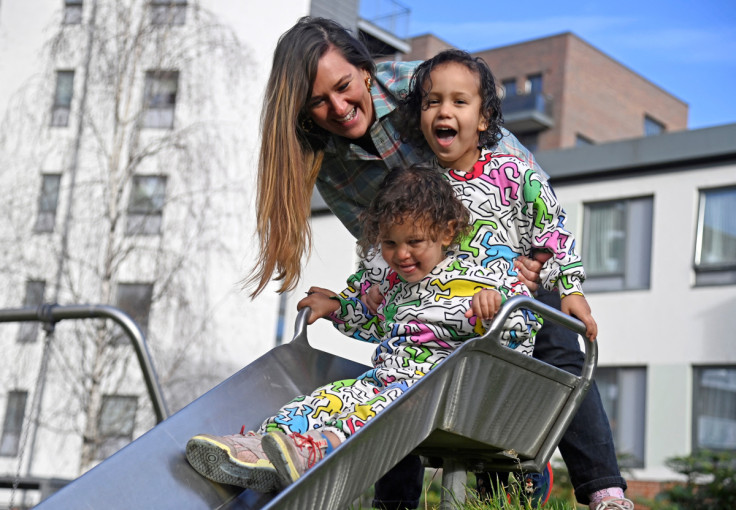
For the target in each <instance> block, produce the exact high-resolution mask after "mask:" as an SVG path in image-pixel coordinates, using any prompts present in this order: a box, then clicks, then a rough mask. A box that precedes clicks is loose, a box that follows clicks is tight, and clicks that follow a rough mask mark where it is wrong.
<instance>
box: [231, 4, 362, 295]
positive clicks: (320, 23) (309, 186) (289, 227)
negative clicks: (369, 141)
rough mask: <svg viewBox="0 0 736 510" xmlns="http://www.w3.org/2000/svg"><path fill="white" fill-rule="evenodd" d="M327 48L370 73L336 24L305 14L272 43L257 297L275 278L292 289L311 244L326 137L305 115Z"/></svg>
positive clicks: (251, 280)
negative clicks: (311, 218)
mask: <svg viewBox="0 0 736 510" xmlns="http://www.w3.org/2000/svg"><path fill="white" fill-rule="evenodd" d="M330 47H335V48H337V49H339V50H340V52H341V53H342V54H343V56H344V57H345V59H346V60H347V61H348V62H350V63H351V64H353V65H354V66H355V67H358V68H359V69H365V70H367V71H368V72H369V73H370V75H371V76H373V75H374V73H375V64H374V63H373V60H372V59H371V57H370V54H369V53H368V50H367V49H366V48H365V46H364V45H363V44H362V43H360V42H359V41H358V40H357V39H355V38H354V37H353V36H352V35H350V33H349V32H348V31H347V30H345V29H344V28H343V27H342V26H340V25H339V24H338V23H335V22H334V21H332V20H328V19H324V18H310V17H305V18H302V19H300V20H299V21H298V22H297V24H296V25H294V26H293V27H292V28H291V29H289V30H288V31H287V32H285V33H284V34H283V35H282V36H281V38H280V39H279V42H278V44H277V46H276V51H275V52H274V57H273V66H272V68H271V75H270V77H269V80H268V84H267V86H266V95H265V97H264V102H263V110H262V111H263V113H262V117H261V150H260V157H259V160H258V192H257V197H256V231H257V233H258V238H259V253H258V259H257V261H256V265H255V268H254V271H253V274H251V275H250V276H249V277H248V278H246V280H245V286H251V285H253V286H255V289H254V290H253V292H252V293H251V297H255V296H257V295H258V294H260V293H261V292H262V291H263V289H264V288H265V287H266V285H267V284H268V282H269V281H270V280H271V279H272V278H274V279H276V280H278V281H281V287H280V288H279V292H285V291H288V290H291V289H293V288H294V287H295V286H296V284H297V283H298V282H299V278H300V276H301V267H302V266H301V264H302V259H303V257H304V255H305V253H309V251H310V250H311V246H312V233H311V228H310V226H309V216H310V212H311V198H312V192H313V190H314V185H315V182H316V181H317V175H318V174H319V170H320V168H321V166H322V159H323V156H324V146H325V144H326V143H327V140H328V137H329V133H327V132H326V131H323V130H321V129H320V128H319V127H317V126H316V125H314V124H313V123H311V119H310V117H309V115H308V113H307V112H306V111H305V105H306V103H307V100H308V99H309V97H310V96H311V92H312V83H313V82H314V78H315V76H316V75H317V67H318V65H319V59H320V58H321V57H322V55H324V54H325V53H326V52H327V50H328V49H329V48H330Z"/></svg>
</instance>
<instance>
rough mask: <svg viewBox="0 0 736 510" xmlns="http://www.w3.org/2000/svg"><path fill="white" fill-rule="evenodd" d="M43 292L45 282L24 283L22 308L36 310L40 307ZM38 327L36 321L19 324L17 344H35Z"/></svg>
mask: <svg viewBox="0 0 736 510" xmlns="http://www.w3.org/2000/svg"><path fill="white" fill-rule="evenodd" d="M45 290H46V282H43V281H33V280H31V281H28V282H26V297H25V298H24V299H23V308H37V307H38V306H40V305H42V304H43V294H44V291H45ZM38 326H39V324H38V322H36V321H26V322H21V323H20V329H19V330H18V342H20V343H32V342H35V341H36V339H37V338H38V329H39V327H38Z"/></svg>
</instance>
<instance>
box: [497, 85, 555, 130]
mask: <svg viewBox="0 0 736 510" xmlns="http://www.w3.org/2000/svg"><path fill="white" fill-rule="evenodd" d="M501 111H502V112H503V118H504V126H505V127H506V129H508V130H509V131H512V132H514V133H529V132H535V131H542V130H544V129H549V128H551V127H553V126H554V124H555V122H554V117H553V116H552V98H551V97H549V96H546V95H544V94H541V93H538V92H537V93H531V94H523V95H512V96H507V97H505V98H504V99H503V101H502V102H501Z"/></svg>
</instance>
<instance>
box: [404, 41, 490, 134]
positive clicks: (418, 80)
mask: <svg viewBox="0 0 736 510" xmlns="http://www.w3.org/2000/svg"><path fill="white" fill-rule="evenodd" d="M450 62H455V63H457V64H461V65H464V66H465V67H467V68H468V69H469V70H470V71H471V72H472V73H474V74H475V75H476V76H478V80H479V82H480V91H479V92H480V97H481V107H480V110H481V114H482V115H483V117H484V118H485V120H486V122H487V123H488V127H487V128H486V130H485V131H481V132H480V133H479V134H478V145H480V146H483V147H493V146H494V145H496V144H497V143H498V141H499V140H500V139H501V138H502V137H503V133H502V132H501V126H502V124H503V114H502V113H501V98H500V97H499V96H498V92H497V90H496V80H495V78H494V77H493V73H492V72H491V69H490V68H489V67H488V64H487V63H486V62H485V60H483V59H482V58H480V57H474V56H472V55H471V54H470V53H468V52H466V51H462V50H456V49H451V50H445V51H442V52H440V53H438V54H437V55H435V56H434V57H432V58H430V59H429V60H425V61H424V62H422V63H421V64H419V67H417V68H416V70H415V71H414V76H413V77H412V79H411V82H410V84H409V90H408V92H407V93H406V95H405V96H404V98H403V99H402V101H401V103H400V105H399V109H398V112H399V113H398V121H397V128H398V130H399V133H400V134H401V139H402V141H405V142H408V143H412V144H414V145H416V146H418V147H423V146H425V145H426V142H425V140H424V135H423V134H422V130H421V127H420V118H421V115H422V110H423V109H424V108H425V106H424V105H425V102H426V99H427V96H428V95H429V93H430V92H431V91H432V78H431V74H432V71H434V70H435V69H436V68H438V67H440V66H442V65H444V64H447V63H450Z"/></svg>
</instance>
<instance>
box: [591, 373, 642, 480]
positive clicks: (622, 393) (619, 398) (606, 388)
mask: <svg viewBox="0 0 736 510" xmlns="http://www.w3.org/2000/svg"><path fill="white" fill-rule="evenodd" d="M647 372H648V368H647V367H646V366H642V365H634V366H605V367H598V368H597V369H596V373H595V381H596V386H597V387H598V390H599V393H600V395H601V402H602V405H603V407H604V409H605V411H606V415H607V416H608V421H609V424H610V426H611V433H612V435H613V439H614V443H615V447H616V452H617V453H619V454H624V455H622V458H621V459H620V460H619V463H620V464H621V466H622V467H626V468H642V467H644V466H645V463H646V441H647V435H646V431H647V423H646V410H647V375H648V374H647ZM624 373H626V374H629V376H628V377H625V379H626V380H625V381H623V382H622V379H624V378H623V377H622V374H624ZM609 374H613V376H614V377H613V378H610V377H607V376H608V375H609ZM604 378H608V379H609V380H610V379H613V380H614V384H613V385H609V384H608V383H607V381H605V380H604ZM642 384H643V386H644V388H643V390H644V391H642V388H641V386H642ZM611 390H614V391H615V393H616V395H615V396H613V397H611V396H610V395H609V393H610V392H611ZM637 397H639V398H638V400H637ZM612 404H613V405H614V406H615V407H612ZM631 406H634V408H632V407H631ZM622 411H623V412H622ZM637 418H640V419H637ZM633 420H637V421H636V423H633ZM632 423H633V425H632ZM632 427H633V429H632ZM627 449H632V450H634V451H633V452H632V451H627Z"/></svg>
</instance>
